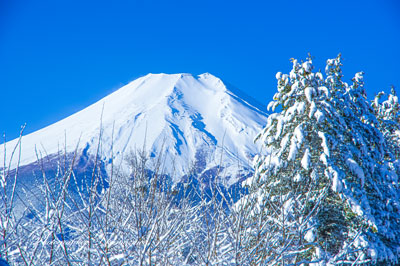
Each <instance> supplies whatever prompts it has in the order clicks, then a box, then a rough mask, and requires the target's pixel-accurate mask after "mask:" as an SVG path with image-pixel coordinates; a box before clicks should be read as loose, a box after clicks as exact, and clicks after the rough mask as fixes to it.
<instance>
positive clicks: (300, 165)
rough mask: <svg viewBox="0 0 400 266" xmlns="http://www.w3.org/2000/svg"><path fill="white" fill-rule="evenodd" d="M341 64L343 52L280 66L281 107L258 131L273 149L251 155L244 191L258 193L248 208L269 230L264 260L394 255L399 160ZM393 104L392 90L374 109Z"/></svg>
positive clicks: (394, 259) (399, 216) (362, 259)
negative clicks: (319, 65)
mask: <svg viewBox="0 0 400 266" xmlns="http://www.w3.org/2000/svg"><path fill="white" fill-rule="evenodd" d="M341 66H342V64H341V57H340V55H339V56H338V57H337V58H335V59H331V60H328V61H327V65H326V70H325V72H326V76H325V77H324V75H323V74H322V73H321V72H313V65H312V59H311V58H308V59H307V60H306V61H305V62H302V63H299V62H298V61H297V60H293V69H292V70H291V72H290V74H289V75H286V74H281V73H278V74H277V80H278V92H277V93H276V94H275V96H274V100H273V101H272V102H271V103H270V104H269V108H271V109H272V110H273V111H274V110H279V111H278V112H275V113H273V114H271V115H270V116H269V118H268V121H267V125H266V127H265V128H264V130H263V131H262V132H261V133H260V134H259V135H258V137H257V140H258V141H260V142H262V143H263V145H265V146H266V148H267V150H271V154H269V155H267V156H259V157H257V158H256V159H255V161H254V165H255V168H256V174H255V175H254V177H253V178H252V179H249V180H248V181H247V182H246V184H247V185H248V186H249V188H250V191H251V194H250V195H249V196H248V197H247V198H245V199H243V200H242V202H244V203H243V204H245V202H246V201H249V200H251V201H253V202H256V203H255V206H254V207H253V209H254V217H262V218H257V219H262V220H263V222H264V226H265V231H266V232H269V233H271V232H273V233H272V238H271V239H264V242H265V243H263V245H265V246H266V247H268V248H264V249H262V251H261V252H262V253H263V255H262V256H263V258H264V259H265V258H268V259H265V260H264V261H267V262H268V264H272V262H286V263H293V264H296V265H297V264H301V263H310V264H315V265H325V264H326V263H332V264H347V263H350V264H351V263H356V264H362V263H376V262H384V263H387V264H391V263H392V264H395V263H398V262H399V261H400V260H399V259H400V205H399V204H400V202H399V195H400V194H399V188H398V185H399V184H398V175H397V172H396V170H395V167H394V166H393V164H394V163H395V161H394V158H393V157H388V156H386V155H387V154H388V153H390V145H389V143H388V141H387V140H386V139H385V137H384V135H383V134H382V133H381V131H380V129H381V127H380V126H379V122H378V119H377V118H376V115H375V114H376V111H374V109H373V108H372V107H371V106H370V104H369V103H368V102H367V100H366V94H365V90H364V83H363V73H361V72H360V73H357V74H356V75H355V77H354V78H353V83H352V84H351V85H349V84H347V83H346V82H344V81H343V77H342V71H341ZM395 104H398V101H397V97H396V98H395V96H391V97H389V100H388V103H386V102H384V103H383V104H381V105H379V108H378V110H379V112H378V113H382V114H385V116H384V117H385V118H384V119H388V120H390V121H392V120H393V117H389V115H388V114H389V113H390V114H391V115H392V116H393V115H397V116H398V112H397V110H398V109H396V111H395V112H392V110H394V109H395V107H393V106H394V105H395ZM388 106H390V107H388ZM277 107H279V109H277ZM397 107H398V105H397ZM397 119H398V117H397ZM255 237H256V236H255ZM254 243H258V242H257V240H256V239H255V240H254Z"/></svg>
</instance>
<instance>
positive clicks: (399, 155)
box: [372, 87, 400, 160]
mask: <svg viewBox="0 0 400 266" xmlns="http://www.w3.org/2000/svg"><path fill="white" fill-rule="evenodd" d="M384 95H385V93H384V92H380V93H378V95H376V97H375V99H374V100H373V101H372V107H373V108H374V111H375V115H376V117H377V119H378V121H379V127H380V130H381V132H382V133H383V134H384V136H385V139H386V140H388V141H389V145H391V153H390V154H388V156H392V157H393V156H394V157H395V158H396V159H397V160H399V159H400V103H399V98H398V96H397V95H396V91H395V89H394V87H392V90H391V93H390V94H389V95H388V97H387V99H386V100H385V101H381V99H382V97H383V96H384Z"/></svg>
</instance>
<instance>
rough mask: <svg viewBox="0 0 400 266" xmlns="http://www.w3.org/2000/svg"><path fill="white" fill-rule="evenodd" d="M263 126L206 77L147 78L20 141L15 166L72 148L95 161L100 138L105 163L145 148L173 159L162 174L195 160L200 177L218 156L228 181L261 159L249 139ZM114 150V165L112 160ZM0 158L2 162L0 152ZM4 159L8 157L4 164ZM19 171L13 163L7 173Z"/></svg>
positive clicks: (254, 111)
mask: <svg viewBox="0 0 400 266" xmlns="http://www.w3.org/2000/svg"><path fill="white" fill-rule="evenodd" d="M265 121H266V114H265V113H264V112H262V111H261V110H259V109H258V108H257V107H255V106H253V105H251V104H250V103H248V102H247V101H246V99H242V98H240V97H239V96H237V95H236V94H235V93H234V92H232V91H230V90H229V88H227V86H226V85H225V84H224V83H223V82H222V81H221V79H219V78H217V77H215V76H213V75H212V74H209V73H204V74H201V75H198V76H194V75H191V74H188V73H180V74H164V73H161V74H147V75H145V76H143V77H141V78H138V79H136V80H134V81H132V82H130V83H128V84H127V85H125V86H123V87H121V88H120V89H118V90H116V91H114V92H113V93H111V94H109V95H107V96H106V97H104V98H102V99H101V100H99V101H97V102H95V103H94V104H91V105H89V106H88V107H87V108H84V109H83V110H81V111H79V112H76V113H75V114H72V115H71V116H68V117H67V118H64V119H62V120H60V121H58V122H56V123H54V124H52V125H49V126H47V127H45V128H42V129H40V130H38V131H35V132H32V133H30V134H28V135H26V136H23V137H22V140H21V161H20V165H21V166H23V165H28V164H31V163H34V162H35V161H36V160H37V154H38V155H39V157H46V156H48V155H51V154H56V153H57V152H60V151H61V152H63V151H66V152H72V151H74V150H75V148H76V147H77V143H78V142H79V146H78V147H79V148H78V153H79V154H80V153H82V151H83V149H84V148H87V152H88V153H89V154H91V155H92V156H93V155H94V154H95V153H96V146H97V143H98V140H99V135H100V134H101V147H100V153H101V154H100V156H101V158H102V159H103V160H104V161H109V160H110V159H118V157H123V156H122V155H124V154H127V152H129V150H131V149H141V148H142V147H146V149H148V152H149V153H150V154H160V153H161V152H163V151H162V149H164V152H165V153H166V154H168V156H169V157H171V158H170V159H167V162H166V164H167V165H169V166H167V168H168V169H167V171H168V172H174V173H175V174H176V175H177V176H182V175H184V174H185V172H187V171H188V169H186V168H187V167H188V164H190V162H192V163H195V162H196V161H198V160H199V158H197V157H198V156H200V155H199V154H203V155H202V156H203V157H204V158H202V159H203V160H205V162H203V165H204V169H202V171H206V170H207V169H210V168H212V167H214V166H216V165H218V164H219V162H218V161H219V160H220V158H221V156H223V157H226V158H224V169H225V171H226V172H225V173H224V174H225V175H227V176H233V175H235V174H237V173H239V172H240V171H242V170H243V169H250V168H251V163H249V162H250V161H251V158H252V156H253V155H255V154H256V153H257V152H259V151H258V147H257V145H256V144H254V143H253V138H254V137H255V135H256V134H257V133H258V132H259V131H260V130H261V129H262V127H263V126H264V124H265ZM16 143H17V139H15V140H12V141H9V142H7V143H6V146H7V150H11V148H12V147H14V146H15V145H16ZM112 150H113V154H115V156H114V157H115V158H110V154H112V152H111V151H112ZM221 153H222V154H221ZM0 156H1V158H2V159H0V160H4V151H0ZM9 159H10V157H9V154H7V156H6V162H9ZM3 163H4V161H3ZM17 163H18V162H17V161H16V160H14V161H13V162H12V164H11V167H12V168H13V167H14V168H15V166H16V165H17ZM185 164H186V165H185ZM235 164H236V165H239V164H240V165H242V166H241V167H238V166H236V167H234V166H233V165H235ZM1 165H3V164H1ZM172 168H174V169H172ZM246 171H247V170H246ZM235 172H236V173H235ZM236 180H237V179H236V178H233V179H232V181H229V183H231V182H234V181H236ZM175 181H178V180H175Z"/></svg>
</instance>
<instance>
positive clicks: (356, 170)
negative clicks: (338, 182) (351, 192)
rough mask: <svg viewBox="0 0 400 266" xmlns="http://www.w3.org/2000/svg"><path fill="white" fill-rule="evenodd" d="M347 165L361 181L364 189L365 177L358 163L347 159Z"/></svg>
mask: <svg viewBox="0 0 400 266" xmlns="http://www.w3.org/2000/svg"><path fill="white" fill-rule="evenodd" d="M346 165H347V166H348V167H349V169H350V171H351V172H352V173H353V174H354V175H356V176H357V177H358V178H359V179H360V181H361V187H364V182H365V175H364V171H363V170H362V169H361V167H360V166H359V165H358V163H357V162H356V161H354V160H353V159H351V158H347V160H346Z"/></svg>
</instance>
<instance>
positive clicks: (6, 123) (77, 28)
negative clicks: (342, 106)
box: [0, 0, 400, 139]
mask: <svg viewBox="0 0 400 266" xmlns="http://www.w3.org/2000/svg"><path fill="white" fill-rule="evenodd" d="M308 52H310V53H311V54H312V55H313V56H314V57H315V61H314V62H315V63H316V64H317V67H320V68H322V67H324V62H325V61H326V59H328V58H333V57H335V56H336V55H337V54H338V53H339V52H341V53H342V54H343V58H344V74H345V78H346V79H348V80H350V78H351V77H352V75H353V74H354V73H355V72H357V71H361V70H362V71H364V72H365V73H366V78H365V80H366V86H367V92H368V93H369V97H370V98H372V97H373V95H374V94H375V93H376V92H377V91H379V90H382V89H388V88H389V87H390V85H391V84H393V85H395V86H397V87H398V88H399V92H400V67H399V66H400V1H396V0H391V1H390V0H376V1H368V0H366V1H349V0H335V1H305V0H304V1H267V0H260V1H252V0H247V1H244V0H242V1H235V0H229V1H228V0H226V1H218V0H214V1H208V0H204V1H194V0H193V1H191V0H182V1H173V0H169V1H155V0H141V1H135V0H131V1H118V0H113V1H101V0H97V1H84V0H48V1H44V0H35V1H33V0H26V1H24V0H0V88H1V89H0V99H1V100H0V132H1V133H3V132H6V134H7V136H8V139H11V138H15V137H17V135H18V131H19V129H20V126H21V125H22V124H24V123H27V128H26V131H25V133H29V132H32V131H35V130H38V129H40V128H42V127H44V126H46V125H49V124H51V123H54V122H56V121H58V120H60V119H62V118H64V117H67V116H68V115H71V114H72V113H74V112H76V111H78V110H80V109H82V108H84V107H86V106H88V105H90V104H91V103H94V102H95V101H97V100H99V99H101V98H102V97H104V96H106V95H107V94H109V93H111V92H113V91H114V90H116V89H117V88H118V87H120V86H122V85H124V84H126V83H128V82H129V81H131V80H133V79H135V78H137V77H140V76H142V75H145V74H147V73H150V72H151V73H160V72H164V73H180V72H186V73H193V74H201V73H203V72H210V73H212V74H214V75H216V76H218V77H220V78H222V79H223V80H224V81H227V82H229V83H231V84H233V85H234V86H236V87H238V88H239V89H241V90H243V91H245V92H246V93H247V94H249V95H251V96H253V97H254V98H256V99H258V100H259V101H260V102H262V103H264V104H267V103H268V102H269V101H270V100H271V99H272V96H273V94H274V93H275V89H276V80H275V73H276V72H277V71H282V72H288V71H289V70H290V68H291V63H290V61H289V59H290V58H291V57H294V58H298V59H304V58H306V57H307V53H308Z"/></svg>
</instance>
